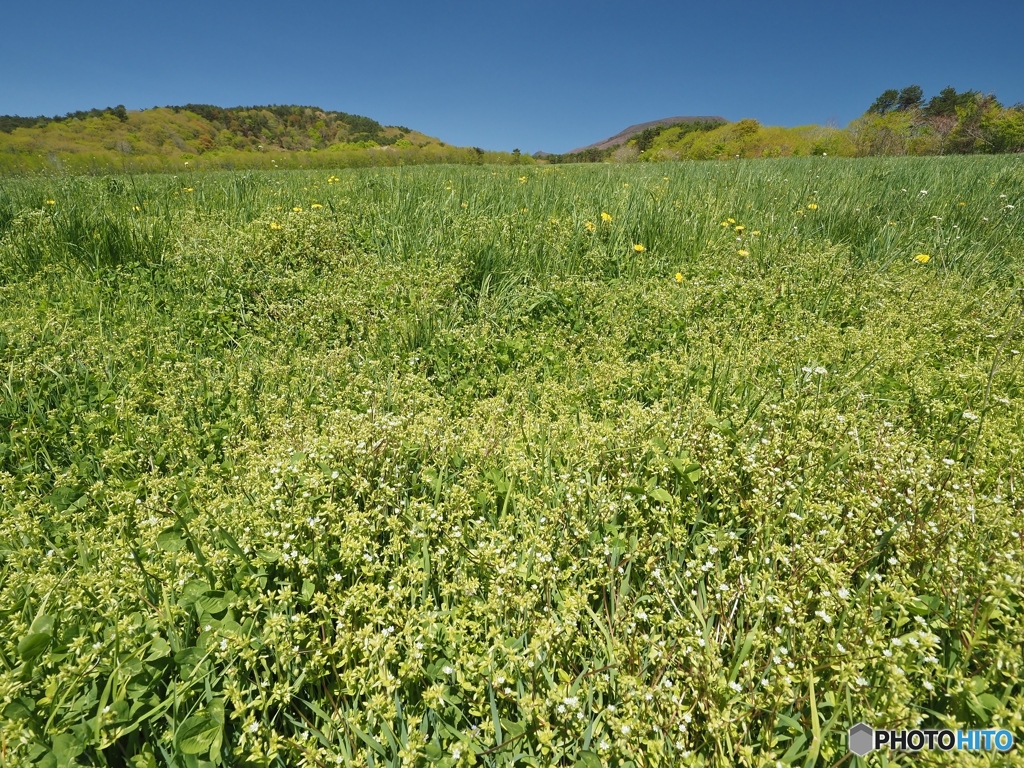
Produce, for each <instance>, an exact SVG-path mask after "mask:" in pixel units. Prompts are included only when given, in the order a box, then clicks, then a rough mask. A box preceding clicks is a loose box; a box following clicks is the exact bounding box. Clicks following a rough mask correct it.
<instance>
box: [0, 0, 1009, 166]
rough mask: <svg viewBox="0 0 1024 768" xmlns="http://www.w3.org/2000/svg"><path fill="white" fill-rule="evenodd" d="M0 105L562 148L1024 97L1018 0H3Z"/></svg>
mask: <svg viewBox="0 0 1024 768" xmlns="http://www.w3.org/2000/svg"><path fill="white" fill-rule="evenodd" d="M8 6H9V7H7V8H5V9H4V11H3V22H4V32H3V35H2V38H0V60H2V62H3V63H2V66H0V114H20V115H37V114H46V115H53V114H63V113H66V112H69V111H73V110H78V109H90V108H92V107H105V106H114V105H116V104H124V105H125V106H127V107H128V108H129V109H140V108H144V107H152V106H155V105H161V106H163V105H168V104H184V103H188V102H193V103H207V104H216V105H219V106H236V105H253V104H306V105H317V106H321V107H323V108H325V109H333V110H341V111H345V112H354V113H357V114H362V115H367V116H369V117H372V118H374V119H376V120H379V121H380V122H382V123H385V124H401V125H406V126H409V127H411V128H414V129H416V130H421V131H423V132H425V133H428V134H431V135H434V136H438V137H440V138H441V139H442V140H444V141H447V142H449V143H452V144H459V145H470V146H479V147H483V148H486V149H504V150H511V149H513V148H516V147H518V148H520V149H521V150H522V151H524V152H530V153H532V152H535V151H537V150H541V149H543V150H546V151H549V152H564V151H567V150H569V149H572V148H574V147H577V146H581V145H584V144H589V143H591V142H593V141H597V140H599V139H602V138H605V137H607V136H610V135H612V134H614V133H617V132H618V131H619V130H621V129H622V128H624V127H626V126H627V125H629V124H632V123H638V122H643V121H646V120H653V119H657V118H659V117H667V116H671V115H680V114H682V115H689V114H694V115H721V116H723V117H725V118H727V119H730V120H738V119H740V118H743V117H753V118H756V119H758V120H760V121H761V122H763V123H767V124H773V125H803V124H807V123H825V122H827V121H833V122H835V123H837V124H839V125H845V124H846V123H847V122H849V121H850V120H852V119H853V118H855V117H857V116H858V115H860V114H861V113H862V112H863V111H864V110H865V109H866V108H867V106H868V105H869V104H870V103H871V102H872V101H873V100H874V99H875V97H876V96H877V95H878V94H879V93H880V92H881V91H883V90H884V89H886V88H901V87H903V86H906V85H910V84H918V85H921V86H922V87H923V88H924V90H925V94H926V96H930V95H932V94H934V93H936V92H937V91H938V90H940V89H941V88H943V87H945V86H946V85H952V86H954V87H956V88H957V89H959V90H965V89H968V88H972V89H976V90H980V91H984V92H986V93H989V92H993V93H995V94H996V96H997V97H999V99H1000V100H1001V101H1002V102H1003V103H1004V104H1013V103H1016V102H1021V101H1024V45H1021V43H1020V39H1021V34H1022V32H1021V30H1022V28H1024V3H1022V2H1020V0H1002V1H1000V0H995V1H992V2H987V3H976V4H963V3H961V2H955V3H954V2H951V1H949V0H932V1H931V2H893V1H892V0H888V1H887V2H878V1H876V0H861V2H857V3H832V2H821V0H817V1H816V2H810V1H806V0H792V1H790V2H775V3H770V2H763V0H762V2H748V1H747V0H735V1H734V2H733V3H731V4H724V3H708V2H704V3H689V2H648V1H646V0H636V1H635V2H631V3H623V2H606V1H603V0H590V1H589V2H577V1H575V0H573V1H572V2H534V1H533V0H523V1H521V2H517V3H505V2H497V1H496V0H491V2H487V0H484V2H464V1H462V0H458V1H455V0H440V1H437V2H406V1H405V0H395V1H394V2H388V3H372V2H366V1H364V2H361V3H349V2H344V1H340V0H339V1H336V2H331V3H326V2H319V0H311V1H309V2H305V3H302V4H288V3H282V2H275V3H271V2H263V0H252V1H251V2H246V3H230V2H221V3H217V2H194V0H179V2H176V3H160V4H157V3H145V2H143V3H139V2H102V0H101V1H99V2H96V3H80V2H75V3H70V2H62V1H57V2H50V3H45V4H44V3H10V4H8Z"/></svg>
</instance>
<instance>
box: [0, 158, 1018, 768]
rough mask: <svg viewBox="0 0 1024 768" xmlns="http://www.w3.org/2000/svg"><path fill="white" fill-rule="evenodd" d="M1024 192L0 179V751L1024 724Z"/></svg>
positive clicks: (941, 166)
mask: <svg viewBox="0 0 1024 768" xmlns="http://www.w3.org/2000/svg"><path fill="white" fill-rule="evenodd" d="M1022 206H1024V156H1021V155H1007V156H1002V157H939V158H866V159H860V160H847V159H838V158H832V157H828V158H822V157H816V158H799V159H781V160H763V161H744V160H737V161H734V162H718V163H714V162H712V163H702V162H693V163H674V164H661V163H638V164H631V165H625V164H624V165H577V166H566V165H559V166H554V165H552V166H529V167H525V166H520V167H514V166H511V167H510V166H501V167H498V166H479V167H469V166H462V167H459V166H421V167H415V168H410V167H402V168H377V169H351V170H344V171H334V172H333V173H332V172H330V171H328V170H322V171H277V172H272V171H251V172H233V173H231V172H210V173H203V174H199V173H195V174H186V175H178V176H172V175H150V176H134V177H133V176H110V177H73V176H63V175H58V176H52V177H34V178H30V179H27V178H23V179H18V178H7V179H3V180H0V764H2V765H10V766H21V765H37V766H46V767H47V768H56V767H57V766H72V765H92V766H132V767H133V768H150V767H153V766H183V767H185V768H205V767H206V766H212V765H226V766H275V767H277V766H280V767H282V768H283V767H285V766H288V767H290V766H335V765H342V766H349V765H352V766H381V767H382V766H399V765H422V766H437V767H438V768H449V767H451V766H470V765H479V766H577V767H579V768H599V767H600V766H619V767H621V768H626V767H627V766H631V767H636V768H640V767H641V766H642V767H648V766H675V765H693V766H705V765H707V766H712V765H713V766H718V765H722V766H726V765H742V766H776V765H801V766H815V765H820V766H830V765H837V764H841V765H868V764H871V765H891V766H896V765H912V764H915V765H916V764H918V762H921V761H923V760H924V759H925V757H924V756H916V755H911V754H898V753H891V754H888V756H886V754H885V753H881V754H878V753H876V754H874V755H872V756H871V758H870V761H865V760H860V759H859V758H851V757H850V756H849V754H848V752H847V748H846V729H847V728H848V727H849V726H850V725H852V724H853V723H856V722H858V721H865V722H868V723H870V724H873V725H877V726H889V727H906V728H911V727H914V726H917V725H920V726H922V727H941V726H950V727H953V728H954V729H955V728H957V727H964V728H966V727H977V728H1005V729H1008V730H1010V731H1011V732H1013V733H1015V734H1016V736H1017V738H1018V739H1020V738H1024V715H1022V713H1024V655H1022V650H1021V649H1022V648H1024V565H1022V559H1024V471H1022V470H1024V371H1022V364H1021V360H1022V350H1024V271H1022V267H1024V221H1022V215H1024V207H1022ZM1019 750H1020V748H1019V746H1018V747H1016V748H1015V750H1014V751H1013V752H1010V753H1008V754H1007V755H997V754H994V753H991V754H990V753H979V754H976V755H973V756H972V755H967V754H964V753H959V754H957V753H951V754H948V755H947V754H944V753H940V752H936V753H932V754H930V755H929V756H928V758H927V759H928V760H929V761H930V763H929V764H932V765H938V764H949V765H952V764H956V765H992V764H1001V765H1009V764H1019V762H1014V761H1019V760H1020V757H1019V755H1020V751H1019Z"/></svg>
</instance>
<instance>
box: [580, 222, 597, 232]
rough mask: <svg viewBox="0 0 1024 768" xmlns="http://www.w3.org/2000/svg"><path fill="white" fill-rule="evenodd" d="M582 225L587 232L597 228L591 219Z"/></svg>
mask: <svg viewBox="0 0 1024 768" xmlns="http://www.w3.org/2000/svg"><path fill="white" fill-rule="evenodd" d="M583 226H584V227H586V228H587V232H593V231H594V230H595V229H597V224H595V223H594V222H592V221H588V222H587V223H586V224H584V225H583Z"/></svg>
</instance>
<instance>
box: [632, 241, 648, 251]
mask: <svg viewBox="0 0 1024 768" xmlns="http://www.w3.org/2000/svg"><path fill="white" fill-rule="evenodd" d="M633 250H634V251H636V252H637V253H643V252H644V251H646V250H647V249H646V248H644V246H643V243H637V244H636V245H634V246H633Z"/></svg>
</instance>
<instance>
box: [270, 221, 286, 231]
mask: <svg viewBox="0 0 1024 768" xmlns="http://www.w3.org/2000/svg"><path fill="white" fill-rule="evenodd" d="M270 228H271V229H284V227H282V226H281V225H280V224H278V223H277V222H276V221H272V222H270Z"/></svg>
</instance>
